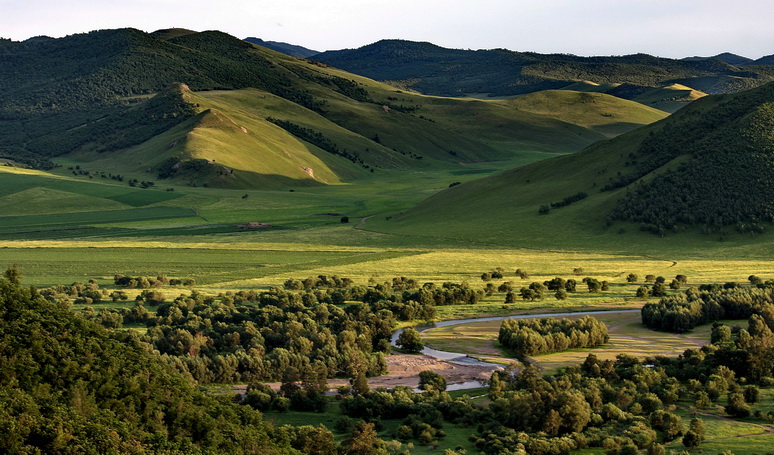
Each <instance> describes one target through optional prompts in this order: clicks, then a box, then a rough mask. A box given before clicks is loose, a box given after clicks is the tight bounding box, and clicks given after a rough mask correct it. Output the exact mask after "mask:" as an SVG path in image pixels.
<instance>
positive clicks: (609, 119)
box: [510, 90, 666, 137]
mask: <svg viewBox="0 0 774 455" xmlns="http://www.w3.org/2000/svg"><path fill="white" fill-rule="evenodd" d="M510 103H511V104H512V105H513V106H514V107H515V108H516V109H519V110H523V111H527V112H532V113H534V114H541V115H546V116H549V117H553V118H556V119H558V120H562V121H566V122H569V123H573V124H576V125H580V126H583V127H586V128H589V129H591V130H593V131H597V132H599V133H602V134H604V135H605V136H608V137H612V136H617V135H619V134H621V133H625V132H627V131H630V130H632V129H634V128H636V127H638V126H640V125H647V124H650V123H653V122H655V121H658V120H661V119H663V118H664V117H666V114H665V113H664V112H663V111H661V110H658V109H654V108H643V106H642V104H640V103H637V102H634V101H628V100H625V99H621V98H618V97H614V96H610V95H606V94H602V93H592V92H574V91H569V90H545V91H541V92H535V93H530V94H527V95H521V96H518V97H516V98H513V99H511V100H510ZM643 104H644V103H643Z"/></svg>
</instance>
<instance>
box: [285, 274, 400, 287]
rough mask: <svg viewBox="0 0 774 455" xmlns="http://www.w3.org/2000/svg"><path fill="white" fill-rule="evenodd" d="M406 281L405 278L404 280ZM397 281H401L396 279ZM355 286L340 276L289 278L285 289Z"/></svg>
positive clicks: (348, 279)
mask: <svg viewBox="0 0 774 455" xmlns="http://www.w3.org/2000/svg"><path fill="white" fill-rule="evenodd" d="M404 279H405V278H404ZM395 280H399V279H398V278H395ZM354 284H355V282H354V281H352V279H350V278H346V277H340V276H338V275H332V276H328V275H317V276H316V277H314V276H310V277H308V278H306V279H304V280H297V279H294V278H288V279H287V280H285V282H284V283H283V286H284V287H285V289H288V290H301V289H342V288H348V287H351V286H353V285H354Z"/></svg>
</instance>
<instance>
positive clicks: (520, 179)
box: [369, 84, 774, 247]
mask: <svg viewBox="0 0 774 455" xmlns="http://www.w3.org/2000/svg"><path fill="white" fill-rule="evenodd" d="M772 106H774V84H768V85H765V86H763V87H760V88H758V89H754V90H750V91H746V92H741V93H738V94H732V95H720V96H708V97H704V98H702V99H700V100H698V101H696V102H695V103H693V104H691V105H690V106H689V107H687V108H685V109H682V110H680V111H678V112H677V113H676V114H674V115H672V116H670V117H669V118H667V119H665V120H662V121H660V122H657V123H654V124H652V125H650V126H646V127H643V128H640V129H637V130H635V131H632V132H630V133H627V134H624V135H622V136H619V137H617V138H615V139H612V140H609V141H602V142H599V143H596V144H594V145H592V146H590V147H588V148H587V149H585V150H584V151H582V152H579V153H576V154H572V155H567V156H562V157H557V158H553V159H550V160H544V161H541V162H537V163H533V164H531V165H527V166H524V167H521V168H517V169H514V170H510V171H506V172H504V173H501V174H498V175H495V176H492V177H488V178H484V179H481V180H477V181H473V182H469V183H465V184H462V185H457V186H455V187H453V188H449V189H448V190H445V191H443V192H440V193H439V194H437V195H435V196H433V197H431V198H429V199H427V200H426V201H424V202H422V203H421V204H419V205H417V206H416V207H414V208H412V209H411V210H408V211H406V212H404V213H401V214H396V215H394V216H392V217H391V219H389V220H374V222H373V223H371V225H370V227H369V229H374V230H378V231H382V232H390V233H394V234H400V233H408V232H418V231H420V232H428V233H432V234H428V235H437V236H440V237H450V238H460V239H464V238H469V239H476V240H477V241H487V242H492V243H497V242H498V241H502V242H505V243H507V244H513V243H514V242H516V243H519V242H524V243H523V244H527V245H543V246H546V245H552V246H554V247H561V246H568V245H578V244H584V243H585V244H586V245H593V244H595V243H599V244H606V245H608V247H609V246H610V245H611V244H625V243H626V242H630V241H631V238H630V237H629V236H616V235H611V234H615V233H624V232H626V231H632V230H634V231H638V230H648V231H652V232H655V233H658V234H660V235H665V234H669V233H671V232H681V231H684V230H689V231H693V232H705V233H711V234H713V236H714V237H713V238H717V235H720V236H725V235H729V234H731V233H734V232H736V231H738V232H740V233H743V234H744V233H748V234H746V235H749V233H754V232H763V231H765V230H766V229H767V228H768V227H769V226H770V223H771V221H772V219H773V218H772V213H774V207H773V206H772V201H773V200H774V194H772V189H773V188H774V185H772V184H771V181H772V177H774V174H773V173H772V169H774V162H772V159H771V156H772V155H771V152H772V150H774V139H773V138H774V127H772V125H774V117H772V112H774V110H773V109H772ZM541 206H545V208H544V209H543V210H541ZM541 211H542V212H544V214H540V212H541Z"/></svg>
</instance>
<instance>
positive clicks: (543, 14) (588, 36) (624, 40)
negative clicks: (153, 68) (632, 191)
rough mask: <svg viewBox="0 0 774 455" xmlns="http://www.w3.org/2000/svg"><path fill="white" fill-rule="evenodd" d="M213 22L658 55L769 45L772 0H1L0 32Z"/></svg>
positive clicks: (237, 27) (343, 41)
mask: <svg viewBox="0 0 774 455" xmlns="http://www.w3.org/2000/svg"><path fill="white" fill-rule="evenodd" d="M121 27H134V28H137V29H140V30H144V31H147V32H151V31H154V30H158V29H162V28H172V27H180V28H187V29H191V30H196V31H204V30H220V31H223V32H226V33H229V34H231V35H234V36H236V37H238V38H247V37H257V38H262V39H264V40H271V41H282V42H287V43H291V44H297V45H301V46H304V47H307V48H310V49H314V50H318V51H324V50H332V49H344V48H357V47H360V46H364V45H366V44H370V43H373V42H376V41H378V40H380V39H407V40H413V41H429V42H431V43H434V44H437V45H439V46H443V47H449V48H458V49H493V48H505V49H510V50H514V51H533V52H540V53H569V54H576V55H584V56H589V55H625V54H633V53H647V54H652V55H657V56H662V57H672V58H682V57H688V56H694V55H699V56H711V55H716V54H719V53H721V52H731V53H735V54H739V55H743V56H746V57H749V58H753V59H756V58H760V57H762V56H764V55H771V54H774V0H530V1H525V0H475V1H472V0H335V1H334V0H271V1H268V0H131V1H130V0H0V37H3V38H10V39H13V40H16V41H19V40H24V39H27V38H30V37H33V36H39V35H47V36H52V37H62V36H65V35H70V34H74V33H84V32H89V31H92V30H98V29H112V28H121Z"/></svg>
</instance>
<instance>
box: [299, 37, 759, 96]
mask: <svg viewBox="0 0 774 455" xmlns="http://www.w3.org/2000/svg"><path fill="white" fill-rule="evenodd" d="M312 58H313V59H314V60H318V61H321V62H324V63H327V64H330V65H333V66H336V67H338V68H342V69H344V70H347V71H349V72H352V73H355V74H360V75H363V76H366V77H370V78H372V79H376V80H380V81H393V82H395V83H398V84H403V85H405V86H406V87H407V88H411V89H413V90H417V91H419V92H422V93H426V94H431V95H440V96H464V95H468V94H474V93H486V94H489V95H490V96H512V95H520V94H524V93H531V92H536V91H539V90H551V89H559V88H562V87H566V86H568V85H570V84H572V83H574V82H577V81H591V82H595V83H597V84H621V83H627V84H631V85H635V86H640V87H658V86H663V85H668V83H675V82H679V83H682V84H685V85H688V86H690V87H692V88H694V89H697V90H702V91H704V92H706V93H713V94H716V93H729V92H736V91H740V90H746V89H751V88H755V87H758V86H760V85H762V84H764V83H766V82H769V81H771V80H772V79H773V78H774V68H772V67H770V66H762V65H746V66H732V65H729V64H728V63H726V62H724V61H722V60H718V59H702V60H696V61H684V60H673V59H667V58H660V57H654V56H651V55H646V54H635V55H625V56H616V57H579V56H575V55H569V54H538V53H534V52H514V51H510V50H506V49H493V50H475V51H474V50H464V49H446V48H443V47H440V46H436V45H434V44H431V43H426V42H413V41H404V40H382V41H379V42H376V43H373V44H369V45H367V46H363V47H361V48H358V49H344V50H338V51H328V52H323V53H320V54H317V55H315V56H313V57H312Z"/></svg>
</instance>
